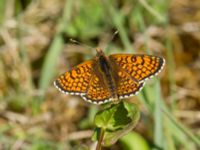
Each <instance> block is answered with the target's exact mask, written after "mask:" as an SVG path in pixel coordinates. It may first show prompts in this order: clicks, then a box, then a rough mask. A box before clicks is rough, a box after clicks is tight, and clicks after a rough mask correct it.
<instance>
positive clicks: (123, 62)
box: [109, 54, 165, 83]
mask: <svg viewBox="0 0 200 150" xmlns="http://www.w3.org/2000/svg"><path fill="white" fill-rule="evenodd" d="M109 60H110V61H111V63H113V64H115V65H116V66H119V67H120V68H121V69H122V70H124V71H125V72H127V73H128V74H129V75H130V76H131V77H132V78H133V80H135V81H136V82H139V83H141V82H144V81H145V80H147V79H149V78H151V77H152V76H153V75H157V74H158V73H159V72H160V71H161V70H162V68H163V66H164V62H165V60H164V59H163V58H161V57H157V56H151V55H132V54H114V55H110V56H109Z"/></svg>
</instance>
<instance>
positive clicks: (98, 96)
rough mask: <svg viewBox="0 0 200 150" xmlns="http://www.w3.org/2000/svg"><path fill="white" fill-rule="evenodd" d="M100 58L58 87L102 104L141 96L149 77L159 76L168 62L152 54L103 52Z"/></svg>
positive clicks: (61, 79) (67, 74) (60, 80)
mask: <svg viewBox="0 0 200 150" xmlns="http://www.w3.org/2000/svg"><path fill="white" fill-rule="evenodd" d="M96 51H97V55H96V57H94V58H93V59H92V60H88V61H85V62H83V63H82V64H79V65H78V66H76V67H74V68H73V69H72V70H70V71H67V72H65V73H64V74H62V75H61V76H60V77H59V78H58V79H57V80H56V81H54V85H55V86H56V88H58V89H59V90H60V91H61V92H63V93H65V94H71V95H80V96H81V97H82V98H83V99H84V100H86V101H88V102H90V103H94V104H102V103H107V102H110V101H118V100H120V99H123V98H127V97H129V96H133V95H136V94H138V92H139V91H140V90H141V89H142V87H143V86H144V83H145V81H146V80H148V79H149V78H151V77H153V76H154V75H157V74H158V73H159V72H160V71H161V70H162V68H163V66H164V63H165V60H164V59H163V58H161V57H157V56H151V55H146V54H144V55H139V54H138V55H134V54H113V55H110V56H108V57H106V56H105V55H104V53H103V52H102V50H100V49H98V48H97V49H96Z"/></svg>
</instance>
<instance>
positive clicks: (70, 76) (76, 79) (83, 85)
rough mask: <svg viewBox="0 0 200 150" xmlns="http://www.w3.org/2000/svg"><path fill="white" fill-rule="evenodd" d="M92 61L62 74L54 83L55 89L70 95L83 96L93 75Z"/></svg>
mask: <svg viewBox="0 0 200 150" xmlns="http://www.w3.org/2000/svg"><path fill="white" fill-rule="evenodd" d="M93 65H94V62H93V60H88V61H85V62H83V63H82V64H79V65H78V66H76V67H74V68H73V69H72V70H70V71H67V72H66V73H64V74H62V75H61V76H59V77H58V79H56V80H55V81H54V85H55V87H56V88H57V89H58V90H59V91H61V92H63V93H65V94H71V95H84V94H86V93H85V92H86V89H87V87H88V85H89V82H90V79H91V77H92V74H93Z"/></svg>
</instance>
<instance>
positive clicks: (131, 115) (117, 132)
mask: <svg viewBox="0 0 200 150" xmlns="http://www.w3.org/2000/svg"><path fill="white" fill-rule="evenodd" d="M139 117H140V113H139V109H138V107H137V106H136V105H135V104H130V103H126V102H121V103H119V104H117V105H112V106H111V107H110V108H106V109H104V110H102V111H100V112H99V113H97V115H96V116H95V125H96V126H97V127H98V128H97V129H96V130H95V134H94V136H95V137H98V136H97V135H99V134H100V133H99V132H100V130H99V129H103V130H104V131H105V133H104V138H103V145H104V146H110V145H112V144H114V143H115V142H117V140H118V139H119V138H121V137H122V136H124V135H125V134H127V133H129V132H130V131H131V130H132V129H133V128H134V127H135V125H136V124H137V122H138V120H139ZM94 136H93V139H94ZM96 139H97V138H96Z"/></svg>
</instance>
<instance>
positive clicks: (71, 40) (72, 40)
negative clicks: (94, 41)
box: [69, 39, 94, 49]
mask: <svg viewBox="0 0 200 150" xmlns="http://www.w3.org/2000/svg"><path fill="white" fill-rule="evenodd" d="M69 40H70V42H72V43H74V44H77V45H82V46H84V47H88V48H89V49H94V47H92V46H90V45H87V44H84V43H81V42H79V41H77V40H75V39H69Z"/></svg>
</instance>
